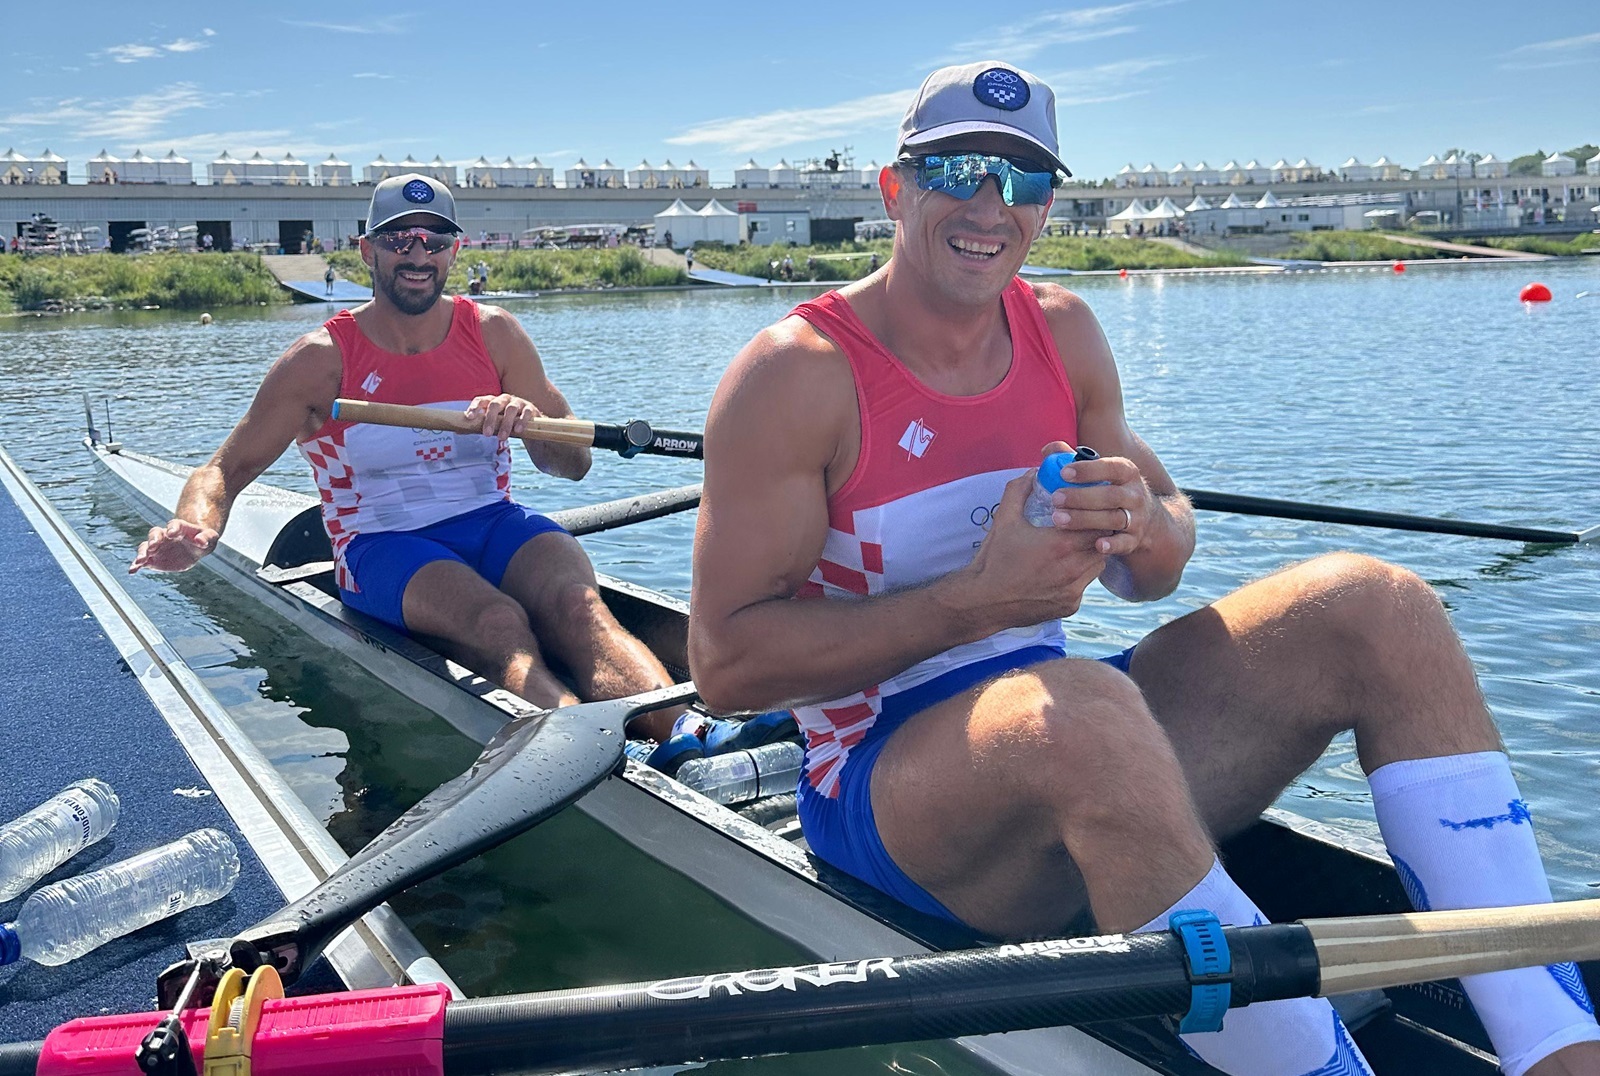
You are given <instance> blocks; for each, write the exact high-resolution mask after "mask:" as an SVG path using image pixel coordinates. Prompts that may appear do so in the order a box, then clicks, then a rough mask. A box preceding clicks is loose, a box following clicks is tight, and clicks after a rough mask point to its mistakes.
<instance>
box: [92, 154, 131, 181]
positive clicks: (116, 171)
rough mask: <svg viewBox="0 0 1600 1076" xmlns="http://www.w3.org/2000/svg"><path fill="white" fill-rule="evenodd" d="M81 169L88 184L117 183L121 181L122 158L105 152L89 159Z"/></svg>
mask: <svg viewBox="0 0 1600 1076" xmlns="http://www.w3.org/2000/svg"><path fill="white" fill-rule="evenodd" d="M83 168H84V173H83V174H84V178H85V179H87V180H88V181H89V182H90V183H117V182H120V181H121V179H122V158H120V157H116V156H113V155H112V154H110V153H107V152H106V151H105V150H101V151H100V152H99V153H97V154H95V155H94V156H93V157H90V158H89V160H88V161H87V162H86V163H85V164H84V166H83Z"/></svg>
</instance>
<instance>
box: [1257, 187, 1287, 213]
mask: <svg viewBox="0 0 1600 1076" xmlns="http://www.w3.org/2000/svg"><path fill="white" fill-rule="evenodd" d="M1281 205H1283V203H1282V202H1281V201H1279V200H1278V196H1277V195H1275V194H1273V193H1272V192H1271V191H1268V192H1267V193H1266V194H1263V195H1262V196H1261V201H1259V202H1257V203H1256V208H1257V209H1277V208H1278V207H1279V206H1281Z"/></svg>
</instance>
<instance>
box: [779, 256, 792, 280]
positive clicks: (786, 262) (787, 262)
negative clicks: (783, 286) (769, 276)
mask: <svg viewBox="0 0 1600 1076" xmlns="http://www.w3.org/2000/svg"><path fill="white" fill-rule="evenodd" d="M782 272H783V279H785V280H790V281H792V280H794V259H793V258H791V257H790V256H789V255H787V254H785V255H784V256H783V268H782Z"/></svg>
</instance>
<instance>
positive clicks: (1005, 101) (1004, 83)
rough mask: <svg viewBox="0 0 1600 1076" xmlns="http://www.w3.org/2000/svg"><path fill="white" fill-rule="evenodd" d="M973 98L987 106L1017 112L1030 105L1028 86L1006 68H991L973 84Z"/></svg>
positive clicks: (1017, 75)
mask: <svg viewBox="0 0 1600 1076" xmlns="http://www.w3.org/2000/svg"><path fill="white" fill-rule="evenodd" d="M972 96H974V97H976V98H977V99H978V100H980V101H982V102H983V103H984V104H986V105H992V106H993V107H995V108H1003V109H1005V110H1006V111H1007V112H1015V111H1017V109H1019V108H1022V107H1024V106H1025V105H1027V103H1028V84H1027V83H1026V82H1024V81H1022V76H1021V75H1019V74H1017V73H1016V72H1015V71H1010V70H1007V69H1006V68H1004V67H991V68H989V70H987V71H985V72H984V73H983V74H981V75H979V76H978V77H977V78H976V79H974V80H973V82H972Z"/></svg>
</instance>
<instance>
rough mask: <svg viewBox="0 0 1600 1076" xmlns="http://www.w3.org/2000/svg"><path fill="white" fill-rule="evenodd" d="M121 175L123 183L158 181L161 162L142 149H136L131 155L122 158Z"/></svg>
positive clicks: (159, 179)
mask: <svg viewBox="0 0 1600 1076" xmlns="http://www.w3.org/2000/svg"><path fill="white" fill-rule="evenodd" d="M121 175H122V182H124V183H160V182H161V162H160V161H158V160H156V159H155V158H154V157H152V156H150V155H149V154H148V153H146V152H145V151H144V150H142V149H136V150H134V151H133V156H132V157H126V158H124V159H123V161H122V172H121Z"/></svg>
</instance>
